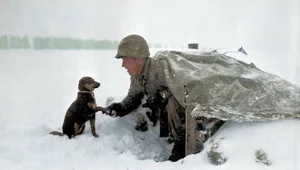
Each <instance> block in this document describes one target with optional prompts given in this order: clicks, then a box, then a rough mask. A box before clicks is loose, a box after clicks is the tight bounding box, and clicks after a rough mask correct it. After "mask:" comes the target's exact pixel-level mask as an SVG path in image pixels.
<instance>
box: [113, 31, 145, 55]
mask: <svg viewBox="0 0 300 170" xmlns="http://www.w3.org/2000/svg"><path fill="white" fill-rule="evenodd" d="M149 56H150V52H149V46H148V44H147V42H146V40H145V39H144V38H143V37H142V36H140V35H136V34H132V35H128V36H126V37H124V38H123V39H122V40H121V42H120V43H119V46H118V53H117V55H116V58H122V57H133V58H147V57H149Z"/></svg>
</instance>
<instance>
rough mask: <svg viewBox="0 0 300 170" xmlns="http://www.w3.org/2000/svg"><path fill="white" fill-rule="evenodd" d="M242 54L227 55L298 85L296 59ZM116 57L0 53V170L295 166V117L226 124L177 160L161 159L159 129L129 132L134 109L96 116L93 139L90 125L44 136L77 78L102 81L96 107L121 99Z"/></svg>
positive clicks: (299, 136)
mask: <svg viewBox="0 0 300 170" xmlns="http://www.w3.org/2000/svg"><path fill="white" fill-rule="evenodd" d="M154 51H156V50H153V52H152V53H154ZM221 51H222V50H221ZM247 52H248V53H249V54H250V55H248V56H244V55H240V54H238V53H232V56H235V57H236V58H239V59H241V60H244V61H246V62H254V64H255V65H257V66H258V67H259V68H261V69H262V70H264V71H267V72H271V73H275V74H277V75H279V76H281V77H282V78H285V79H287V80H289V81H291V82H293V83H298V86H299V85H300V84H299V82H300V81H299V79H300V77H299V76H298V78H297V77H296V74H295V73H296V70H297V67H298V68H299V66H296V64H295V65H289V67H281V66H280V65H276V63H280V59H278V61H277V62H273V64H271V63H269V62H268V61H270V58H268V56H263V55H261V54H260V53H259V52H255V51H252V52H250V51H247ZM114 54H115V51H114V50H113V51H47V50H46V51H31V50H26V51H22V50H19V51H0V89H1V90H0V96H1V98H0V106H1V111H0V169H1V170H10V169H11V170H22V169H26V170H40V169H44V170H50V169H53V170H54V169H55V170H58V169H64V170H66V169H67V170H69V169H70V170H77V169H78V170H82V169H108V170H112V169H116V170H123V169H124V170H127V169H128V170H142V169H143V170H145V169H149V170H153V169H164V170H167V169H170V170H171V169H172V170H179V169H205V170H210V169H211V170H214V169H222V170H227V169H228V170H240V169H243V170H253V169H255V170H265V169H272V170H283V169H286V170H298V169H300V146H299V141H300V132H299V129H300V120H284V121H280V122H265V123H262V122H260V123H237V122H227V123H226V124H225V125H224V126H223V127H222V129H221V130H219V131H218V133H217V134H216V135H215V136H214V137H213V138H212V140H209V141H208V142H207V143H206V144H205V145H206V147H205V150H204V151H203V152H201V153H199V154H196V155H190V156H187V157H186V158H184V159H183V160H180V161H178V162H176V163H172V162H169V161H165V162H163V161H162V160H164V159H165V158H167V157H168V156H169V154H170V149H171V147H172V146H171V145H169V144H167V142H166V139H164V138H158V133H157V131H158V127H155V128H150V130H149V131H147V132H144V133H142V132H137V131H135V130H134V126H135V121H136V117H135V116H134V114H132V115H128V116H126V117H124V118H111V117H109V116H105V115H103V114H102V113H98V114H97V116H96V131H97V132H98V134H99V138H94V137H93V136H92V134H91V133H90V127H89V124H88V123H87V128H86V130H85V133H84V134H83V135H80V136H77V137H76V138H74V139H72V140H69V139H68V138H67V137H57V136H52V135H49V132H50V131H52V130H58V131H61V125H62V122H63V118H64V114H65V111H66V109H67V108H68V107H69V105H70V104H71V102H73V101H74V100H75V98H76V95H77V82H78V80H79V79H80V78H81V77H82V76H87V75H89V76H92V77H94V79H95V80H97V81H99V82H101V83H102V84H101V86H100V88H98V89H96V90H95V95H96V100H97V103H98V105H100V106H105V105H106V100H107V98H108V97H114V100H115V101H120V100H122V98H123V97H125V95H126V94H127V90H128V87H129V76H128V75H127V73H126V71H125V69H123V68H122V67H121V60H116V59H114V57H113V56H114ZM273 61H274V59H273ZM279 67H280V69H278V68H279ZM295 77H296V78H295ZM216 143H217V144H218V148H217V149H216V150H217V151H218V152H222V154H223V156H224V157H226V158H227V162H226V163H224V164H222V165H219V166H216V165H212V164H211V163H210V162H209V159H208V156H207V152H209V150H210V149H211V148H212V146H215V144H216ZM257 150H262V151H264V152H265V153H267V155H268V160H269V161H270V162H271V165H270V166H267V165H265V164H262V163H258V162H256V156H255V152H256V151H257Z"/></svg>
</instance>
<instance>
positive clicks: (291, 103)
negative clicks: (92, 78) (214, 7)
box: [155, 51, 300, 122]
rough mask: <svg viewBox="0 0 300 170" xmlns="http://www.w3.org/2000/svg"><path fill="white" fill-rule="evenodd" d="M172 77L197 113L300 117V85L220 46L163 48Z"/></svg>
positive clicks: (160, 55) (173, 88) (174, 88)
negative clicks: (223, 51)
mask: <svg viewBox="0 0 300 170" xmlns="http://www.w3.org/2000/svg"><path fill="white" fill-rule="evenodd" d="M155 57H156V58H157V59H160V60H162V62H163V63H164V73H165V76H166V80H167V83H168V85H169V87H170V89H171V91H172V92H173V94H174V96H175V97H176V98H177V100H178V101H179V102H180V103H181V104H182V105H183V106H185V107H186V108H187V111H188V112H189V113H190V114H191V115H192V116H205V117H210V118H219V119H222V120H234V121H239V122H243V121H267V120H279V119H287V118H295V117H300V87H298V86H296V85H293V84H291V83H290V82H288V81H286V80H284V79H281V78H280V77H278V76H276V75H273V74H270V73H266V72H264V71H262V70H260V69H258V68H257V67H256V66H255V65H254V64H253V63H251V64H247V63H244V62H242V61H239V60H236V59H234V58H232V57H229V56H227V55H224V54H220V53H218V52H216V51H213V52H206V53H205V52H202V53H199V52H194V53H193V52H188V53H184V52H177V51H163V52H158V53H157V54H156V55H155Z"/></svg>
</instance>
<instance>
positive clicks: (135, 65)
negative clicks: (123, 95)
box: [122, 57, 142, 76]
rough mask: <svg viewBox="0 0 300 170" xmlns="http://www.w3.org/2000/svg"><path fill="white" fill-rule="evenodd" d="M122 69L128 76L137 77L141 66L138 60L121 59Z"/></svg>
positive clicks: (130, 58)
mask: <svg viewBox="0 0 300 170" xmlns="http://www.w3.org/2000/svg"><path fill="white" fill-rule="evenodd" d="M122 60H123V61H122V67H125V68H126V69H127V72H128V74H129V75H131V76H133V75H138V74H140V73H141V70H142V69H141V66H140V63H139V62H138V59H136V58H132V57H122Z"/></svg>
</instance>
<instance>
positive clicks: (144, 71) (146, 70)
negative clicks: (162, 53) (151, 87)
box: [140, 57, 151, 81]
mask: <svg viewBox="0 0 300 170" xmlns="http://www.w3.org/2000/svg"><path fill="white" fill-rule="evenodd" d="M150 64H151V58H150V57H148V58H147V59H146V61H145V63H144V66H143V69H142V72H141V75H140V79H142V80H145V81H146V80H147V78H148V75H149V68H150Z"/></svg>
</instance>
